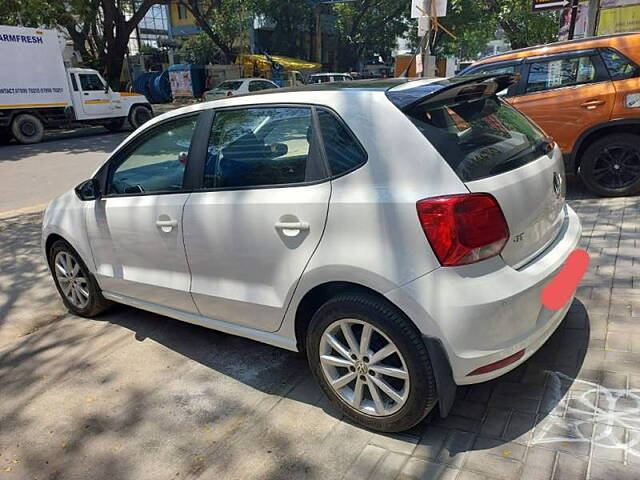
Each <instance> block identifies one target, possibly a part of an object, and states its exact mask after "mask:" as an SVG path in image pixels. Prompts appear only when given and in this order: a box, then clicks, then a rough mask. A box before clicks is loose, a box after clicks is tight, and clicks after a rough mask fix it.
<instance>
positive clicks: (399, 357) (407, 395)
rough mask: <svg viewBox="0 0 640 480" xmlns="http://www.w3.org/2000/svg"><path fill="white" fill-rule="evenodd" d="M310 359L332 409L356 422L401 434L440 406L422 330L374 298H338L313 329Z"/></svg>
mask: <svg viewBox="0 0 640 480" xmlns="http://www.w3.org/2000/svg"><path fill="white" fill-rule="evenodd" d="M306 350H307V357H308V359H309V364H310V366H311V370H312V372H313V374H314V376H315V377H316V379H317V380H318V382H319V383H320V386H321V387H322V389H323V390H324V392H325V393H326V394H327V396H328V397H329V399H330V400H331V402H332V404H333V405H334V406H335V407H336V408H337V409H338V410H340V411H341V412H342V413H344V414H345V415H346V416H347V417H348V418H349V419H351V420H352V421H354V422H356V423H358V424H360V425H362V426H364V427H367V428H371V429H374V430H379V431H383V432H399V431H403V430H407V429H409V428H411V427H412V426H414V425H415V424H417V423H418V422H420V421H421V420H422V419H423V418H424V417H425V416H426V415H427V414H428V413H429V411H431V409H432V408H433V406H434V405H435V403H436V400H437V395H436V386H435V380H434V375H433V370H432V367H431V362H430V360H429V355H428V353H427V349H426V347H425V344H424V342H423V341H422V338H421V337H420V334H419V332H418V331H417V330H416V328H415V327H414V326H413V325H412V324H411V323H410V322H409V321H408V320H407V319H406V318H405V317H404V316H403V315H402V314H401V313H400V312H398V311H397V310H396V309H395V308H394V307H393V306H391V305H389V304H387V303H386V302H384V301H382V300H379V299H377V298H375V297H374V296H371V295H368V294H351V295H349V294H347V295H341V296H338V297H336V298H333V299H331V300H329V301H328V302H326V303H325V304H324V305H322V306H321V307H320V308H319V309H318V311H317V312H316V313H315V314H314V316H313V318H312V320H311V324H310V325H309V330H308V335H307V343H306Z"/></svg>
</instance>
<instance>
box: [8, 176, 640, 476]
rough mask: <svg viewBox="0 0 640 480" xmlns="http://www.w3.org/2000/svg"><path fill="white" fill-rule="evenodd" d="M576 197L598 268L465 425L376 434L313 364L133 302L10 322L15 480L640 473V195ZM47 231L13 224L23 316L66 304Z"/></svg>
mask: <svg viewBox="0 0 640 480" xmlns="http://www.w3.org/2000/svg"><path fill="white" fill-rule="evenodd" d="M571 190H572V191H578V193H573V195H572V197H573V199H572V200H571V204H572V205H573V206H574V208H575V209H576V210H577V211H578V214H579V215H580V217H581V219H582V222H583V227H584V236H583V239H582V247H583V248H586V249H587V250H588V252H589V253H590V255H591V258H592V263H591V266H590V269H589V272H588V274H587V276H586V277H585V279H584V281H583V284H582V286H581V287H580V289H579V291H578V298H577V300H576V301H575V303H574V304H573V305H572V308H571V310H570V312H569V314H568V316H567V318H566V319H565V321H564V322H563V324H562V325H561V327H560V328H559V329H558V331H557V332H556V333H555V334H554V335H553V336H552V338H551V339H550V340H549V342H547V344H545V346H544V347H543V348H542V349H541V350H540V351H539V352H538V353H536V354H535V355H534V356H533V357H532V358H531V359H530V360H529V361H527V362H526V363H525V364H524V365H522V366H521V367H519V368H517V369H516V370H514V371H513V372H511V373H510V374H508V375H506V376H504V377H502V378H501V379H498V380H496V381H492V382H489V383H486V384H481V385H477V386H473V387H470V388H460V389H459V391H458V398H457V400H456V402H455V405H454V408H453V413H452V415H451V416H450V417H448V418H446V419H444V420H443V419H439V418H436V416H435V415H432V417H433V418H429V419H428V421H425V422H423V423H422V424H420V425H418V426H417V427H415V428H414V429H413V430H411V431H409V432H407V433H406V434H404V435H379V434H374V433H372V432H368V431H366V430H363V429H361V428H358V427H355V426H353V425H350V424H349V423H347V422H345V421H343V420H342V419H340V418H339V416H338V414H337V413H336V412H334V411H333V410H332V409H331V408H330V407H329V406H328V404H327V402H326V401H325V399H324V397H323V396H322V394H321V392H320V391H319V389H318V388H317V387H316V386H315V385H314V383H313V381H312V380H311V378H310V374H309V371H308V368H307V366H306V362H305V359H304V358H303V357H302V356H301V355H297V354H293V353H291V352H286V351H283V350H278V349H275V348H272V347H269V346H266V345H261V344H258V343H255V342H251V341H248V340H244V339H241V338H237V337H232V336H229V335H225V334H222V333H218V332H214V331H209V330H205V329H202V328H199V327H196V326H192V325H188V324H184V323H180V322H178V321H174V320H171V319H168V318H165V317H160V316H157V315H153V314H150V313H146V312H141V311H137V310H134V309H130V308H125V307H118V308H115V309H114V310H113V311H111V312H110V313H108V314H106V315H104V316H101V317H100V318H98V319H95V320H84V319H80V318H77V317H73V316H64V317H63V318H62V319H60V320H58V321H55V322H53V323H50V324H47V325H44V326H42V327H40V328H39V329H37V330H36V331H34V332H33V333H31V334H29V335H26V336H24V337H21V338H19V339H17V340H16V338H15V336H14V335H13V333H9V332H11V330H7V327H6V325H11V324H12V322H9V323H7V322H6V318H3V314H2V313H0V395H1V400H2V401H1V402H0V478H7V479H14V478H19V479H23V478H24V479H27V478H29V479H32V478H38V479H47V478H64V479H75V478H78V479H80V478H93V479H102V478H104V479H146V478H149V479H154V480H157V479H169V478H206V479H209V478H215V479H226V478H228V479H245V478H246V479H248V478H251V479H253V478H260V479H281V478H291V479H298V478H313V479H316V478H317V479H341V478H353V479H361V478H362V479H364V478H374V479H377V478H380V479H392V478H400V479H412V478H424V479H457V480H470V479H487V478H489V479H527V480H529V479H551V478H555V479H560V480H567V479H574V478H575V479H593V480H595V479H602V480H613V479H637V478H640V268H639V267H640V265H639V264H640V254H639V253H638V252H639V251H640V250H639V247H640V244H639V243H638V242H640V235H639V234H640V231H639V229H640V216H639V213H638V212H639V207H640V198H637V197H636V198H623V199H595V198H591V197H590V196H589V195H587V194H585V193H584V192H581V191H579V190H577V187H576V186H573V185H572V187H571ZM3 222H4V223H3ZM36 223H37V216H32V217H28V216H27V217H24V218H23V217H20V218H19V219H14V220H12V221H11V222H9V223H8V221H0V255H1V257H0V286H1V287H2V292H3V295H5V296H3V297H0V298H1V300H0V302H1V303H0V308H3V307H2V305H6V302H7V300H6V298H7V297H6V295H9V297H8V298H9V299H10V301H11V302H13V303H12V305H14V306H13V307H11V312H12V313H11V315H14V314H17V313H20V312H22V311H23V310H24V309H32V310H33V312H35V313H33V312H32V314H34V315H35V316H36V317H37V316H38V314H39V313H40V314H46V313H47V312H49V311H50V309H52V308H55V306H54V305H55V299H51V298H50V296H49V294H51V292H52V290H51V288H52V287H51V286H50V284H49V286H47V281H48V280H47V278H46V272H45V271H44V270H42V265H39V264H38V260H36V259H35V257H34V255H35V250H36V246H35V245H36V239H35V237H36V236H37V231H38V229H37V227H36V226H35V225H36ZM3 229H4V231H2V230H3ZM16 232H17V233H18V235H19V236H18V238H20V239H21V241H20V244H19V245H16V244H15V242H14V241H12V240H11V238H9V239H7V238H5V236H6V235H8V234H9V235H11V237H13V235H14V234H16ZM7 249H10V250H7ZM13 257H15V258H16V259H19V262H22V263H20V265H21V266H22V267H21V269H15V270H6V269H7V267H8V266H9V267H10V265H11V259H12V258H13ZM20 272H22V273H20ZM15 278H17V280H16V281H17V284H18V285H19V287H20V288H22V290H16V292H15V293H11V292H13V291H14V290H13V286H12V285H13V284H12V283H11V282H12V280H13V279H15ZM23 292H26V293H23ZM36 292H42V293H41V295H42V297H37V296H35V295H36ZM23 296H26V298H27V299H26V300H23ZM4 311H6V309H5V310H0V312H4ZM11 318H14V319H15V318H16V317H11ZM17 323H19V322H17V321H15V322H13V324H14V325H16V324H17ZM45 323H46V322H45ZM14 332H15V331H14ZM3 341H4V343H2V342H3ZM2 345H4V346H2ZM3 475H4V477H3Z"/></svg>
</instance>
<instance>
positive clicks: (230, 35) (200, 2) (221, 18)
mask: <svg viewBox="0 0 640 480" xmlns="http://www.w3.org/2000/svg"><path fill="white" fill-rule="evenodd" d="M180 3H181V4H182V5H184V6H185V7H186V8H187V10H189V12H191V15H193V17H194V19H195V21H196V25H197V26H198V27H200V29H201V30H202V31H203V33H204V34H205V35H206V36H207V37H208V38H209V39H210V40H211V41H212V42H213V43H214V44H215V46H216V47H218V48H219V49H220V51H221V52H222V54H223V55H224V57H225V60H226V62H228V63H231V62H233V61H234V60H235V54H234V53H233V44H234V42H235V41H236V40H237V39H238V37H239V36H240V35H241V34H242V33H243V32H245V31H246V30H248V22H249V21H250V20H251V19H252V18H253V17H252V11H251V6H252V2H247V1H246V0H180ZM247 6H249V8H247Z"/></svg>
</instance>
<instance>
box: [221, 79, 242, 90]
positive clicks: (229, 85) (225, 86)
mask: <svg viewBox="0 0 640 480" xmlns="http://www.w3.org/2000/svg"><path fill="white" fill-rule="evenodd" d="M240 85H242V82H233V81H226V82H222V83H221V84H220V85H218V90H237V89H239V88H240Z"/></svg>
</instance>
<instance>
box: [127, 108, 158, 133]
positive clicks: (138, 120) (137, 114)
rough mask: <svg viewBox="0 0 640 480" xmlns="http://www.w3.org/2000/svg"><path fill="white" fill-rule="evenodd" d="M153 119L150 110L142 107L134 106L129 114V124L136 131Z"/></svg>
mask: <svg viewBox="0 0 640 480" xmlns="http://www.w3.org/2000/svg"><path fill="white" fill-rule="evenodd" d="M152 117H153V115H152V113H151V110H149V109H148V108H147V107H145V106H144V105H134V106H133V108H132V109H131V111H130V112H129V123H130V124H131V126H132V127H133V128H134V129H137V128H138V127H140V125H142V124H143V123H145V122H148V121H149V120H151V118H152Z"/></svg>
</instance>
